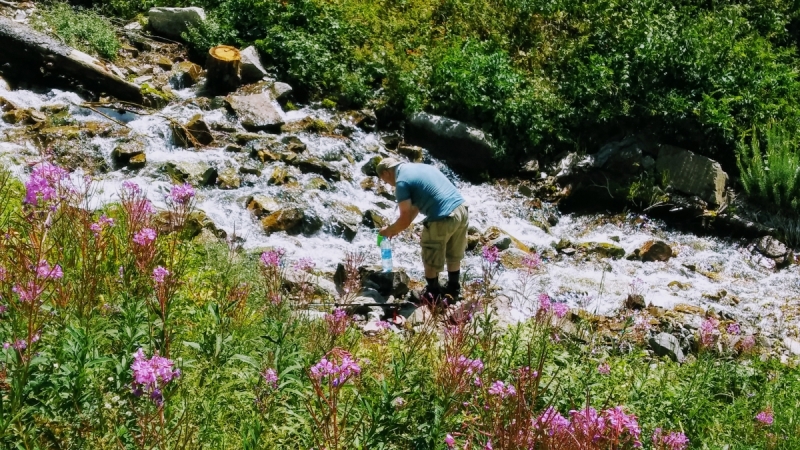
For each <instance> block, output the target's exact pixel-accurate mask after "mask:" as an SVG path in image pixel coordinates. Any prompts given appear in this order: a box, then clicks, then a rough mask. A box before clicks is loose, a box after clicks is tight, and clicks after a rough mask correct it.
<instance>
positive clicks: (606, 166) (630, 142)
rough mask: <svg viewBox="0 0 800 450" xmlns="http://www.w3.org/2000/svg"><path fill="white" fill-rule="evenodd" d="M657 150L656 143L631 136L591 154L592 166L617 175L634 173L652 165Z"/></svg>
mask: <svg viewBox="0 0 800 450" xmlns="http://www.w3.org/2000/svg"><path fill="white" fill-rule="evenodd" d="M657 152H658V148H657V146H656V144H654V143H652V142H651V141H648V140H645V139H641V138H639V137H637V136H631V137H628V138H625V139H623V140H621V141H617V142H611V143H609V144H606V145H604V146H603V147H602V148H601V149H600V151H598V152H597V154H595V155H593V158H594V166H595V167H597V168H599V169H603V170H606V171H608V172H611V173H614V174H618V175H623V176H625V175H636V174H638V173H639V172H641V171H642V170H643V169H648V168H650V167H651V166H652V162H653V158H652V157H653V156H655V155H656V154H657Z"/></svg>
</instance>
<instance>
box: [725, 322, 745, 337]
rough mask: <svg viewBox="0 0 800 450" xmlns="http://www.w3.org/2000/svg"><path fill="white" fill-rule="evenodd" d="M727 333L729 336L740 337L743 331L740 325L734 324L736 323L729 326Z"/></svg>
mask: <svg viewBox="0 0 800 450" xmlns="http://www.w3.org/2000/svg"><path fill="white" fill-rule="evenodd" d="M726 331H727V332H728V334H732V335H738V334H739V333H741V332H742V329H741V327H740V326H739V324H738V323H735V322H734V323H731V324H728V328H726Z"/></svg>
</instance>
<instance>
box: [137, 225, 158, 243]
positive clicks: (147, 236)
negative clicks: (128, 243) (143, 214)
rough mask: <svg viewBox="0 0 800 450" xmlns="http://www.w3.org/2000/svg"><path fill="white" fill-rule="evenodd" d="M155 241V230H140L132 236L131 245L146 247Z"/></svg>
mask: <svg viewBox="0 0 800 450" xmlns="http://www.w3.org/2000/svg"><path fill="white" fill-rule="evenodd" d="M155 240H156V230H154V229H152V228H142V229H141V230H139V231H137V232H136V234H134V235H133V243H134V244H136V245H141V246H142V247H146V246H148V245H150V243H151V242H153V241H155Z"/></svg>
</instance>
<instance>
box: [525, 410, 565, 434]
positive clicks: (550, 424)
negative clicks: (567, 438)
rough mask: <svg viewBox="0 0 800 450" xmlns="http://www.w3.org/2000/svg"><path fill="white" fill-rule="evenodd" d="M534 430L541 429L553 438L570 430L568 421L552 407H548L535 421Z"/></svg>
mask: <svg viewBox="0 0 800 450" xmlns="http://www.w3.org/2000/svg"><path fill="white" fill-rule="evenodd" d="M534 428H536V429H540V428H541V429H543V430H544V431H545V432H547V434H549V435H550V436H555V435H561V434H565V433H567V432H568V431H569V428H570V423H569V419H567V418H566V417H564V416H562V415H561V413H559V412H558V411H556V409H555V408H553V407H552V406H549V407H547V409H546V410H544V412H543V413H542V414H541V415H540V416H539V417H538V418H537V419H536V420H535V422H534Z"/></svg>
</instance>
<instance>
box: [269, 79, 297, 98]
mask: <svg viewBox="0 0 800 450" xmlns="http://www.w3.org/2000/svg"><path fill="white" fill-rule="evenodd" d="M292 90H293V89H292V87H291V86H289V85H288V84H286V83H282V82H280V81H276V82H275V83H274V84H273V85H272V88H271V91H272V98H274V99H275V100H285V99H286V98H288V97H289V96H290V95H291V94H292Z"/></svg>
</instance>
